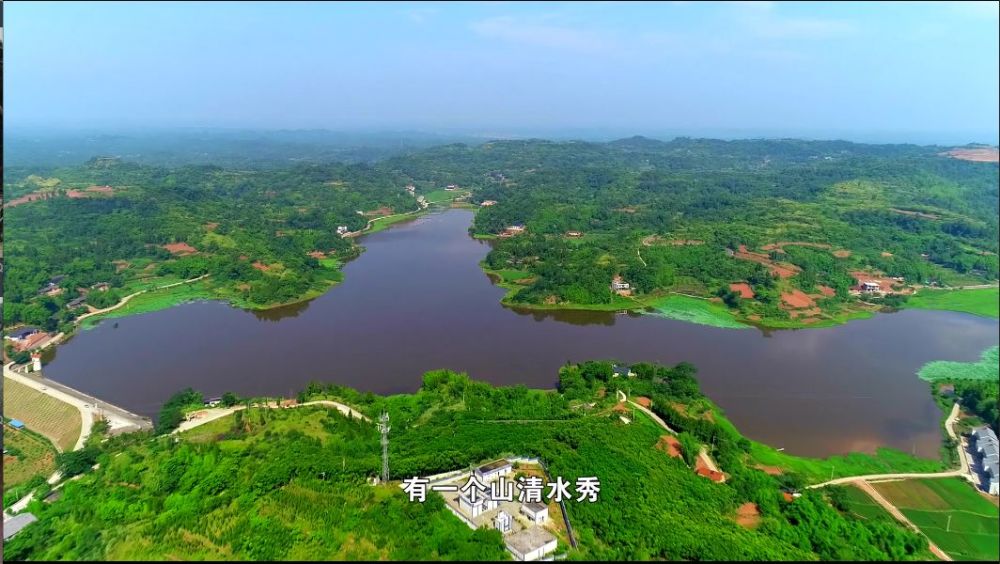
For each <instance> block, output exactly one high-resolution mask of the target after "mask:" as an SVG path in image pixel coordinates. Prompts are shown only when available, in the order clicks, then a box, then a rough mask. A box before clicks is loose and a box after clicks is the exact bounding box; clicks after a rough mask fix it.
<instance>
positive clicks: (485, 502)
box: [458, 493, 500, 519]
mask: <svg viewBox="0 0 1000 564" xmlns="http://www.w3.org/2000/svg"><path fill="white" fill-rule="evenodd" d="M499 505H500V502H499V501H497V500H495V499H493V498H491V497H490V496H489V494H487V493H478V494H477V495H476V500H475V501H472V499H471V498H470V497H469V496H467V495H465V494H464V493H459V494H458V508H459V509H461V510H462V512H463V513H465V514H466V515H467V516H469V517H471V518H473V519H475V518H476V517H479V516H480V515H482V514H483V513H486V512H487V511H491V510H493V509H496V508H497V507H498V506H499Z"/></svg>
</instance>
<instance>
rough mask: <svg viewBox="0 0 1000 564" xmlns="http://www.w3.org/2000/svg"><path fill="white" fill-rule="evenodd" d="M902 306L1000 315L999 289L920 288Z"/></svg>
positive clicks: (990, 315) (988, 315) (985, 315)
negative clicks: (919, 290)
mask: <svg viewBox="0 0 1000 564" xmlns="http://www.w3.org/2000/svg"><path fill="white" fill-rule="evenodd" d="M904 307H908V308H916V309H945V310H949V311H961V312H965V313H971V314H974V315H981V316H983V317H992V318H997V317H1000V289H998V288H981V289H975V290H922V291H921V292H920V293H919V294H916V295H914V296H913V297H911V298H910V299H909V300H907V302H906V305H905V306H904Z"/></svg>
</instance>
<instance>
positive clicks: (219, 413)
mask: <svg viewBox="0 0 1000 564" xmlns="http://www.w3.org/2000/svg"><path fill="white" fill-rule="evenodd" d="M307 405H326V406H329V407H334V408H336V409H337V411H339V412H340V413H342V414H343V415H344V416H351V417H354V418H355V419H361V420H362V421H368V422H371V419H369V418H368V416H366V415H365V414H363V413H361V412H360V411H358V410H356V409H354V408H352V407H351V406H349V405H345V404H342V403H340V402H336V401H331V400H316V401H307V402H305V403H297V404H295V405H290V406H287V407H290V408H295V407H304V406H307ZM264 407H267V408H268V409H281V406H280V405H278V404H277V403H272V402H269V403H268V404H267V405H265V406H264ZM241 409H246V405H236V406H233V407H224V408H209V409H204V410H201V411H204V412H207V413H206V415H205V416H204V417H199V418H197V419H191V420H188V421H183V422H182V423H181V424H180V425H179V426H178V427H177V428H176V429H174V430H173V434H176V433H183V432H184V431H189V430H191V429H194V428H195V427H201V426H202V425H204V424H206V423H210V422H212V421H215V420H216V419H221V418H223V417H225V416H227V415H231V414H233V413H235V412H237V411H239V410H241Z"/></svg>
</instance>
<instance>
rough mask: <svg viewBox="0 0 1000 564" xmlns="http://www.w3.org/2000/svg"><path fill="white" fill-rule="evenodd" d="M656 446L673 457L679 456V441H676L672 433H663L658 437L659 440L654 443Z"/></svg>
mask: <svg viewBox="0 0 1000 564" xmlns="http://www.w3.org/2000/svg"><path fill="white" fill-rule="evenodd" d="M656 448H658V449H659V450H662V451H663V452H665V453H667V454H668V455H669V456H672V457H673V458H680V457H681V442H680V441H678V440H677V439H676V438H675V437H674V436H673V435H663V436H662V437H660V440H659V442H657V443H656Z"/></svg>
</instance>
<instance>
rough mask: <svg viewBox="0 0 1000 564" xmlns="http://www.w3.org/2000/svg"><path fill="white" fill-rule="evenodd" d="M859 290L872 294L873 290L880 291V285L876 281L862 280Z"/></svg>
mask: <svg viewBox="0 0 1000 564" xmlns="http://www.w3.org/2000/svg"><path fill="white" fill-rule="evenodd" d="M861 291H862V292H864V293H866V294H874V293H875V292H881V291H882V286H881V285H880V284H879V283H878V282H871V281H868V282H862V283H861Z"/></svg>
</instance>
